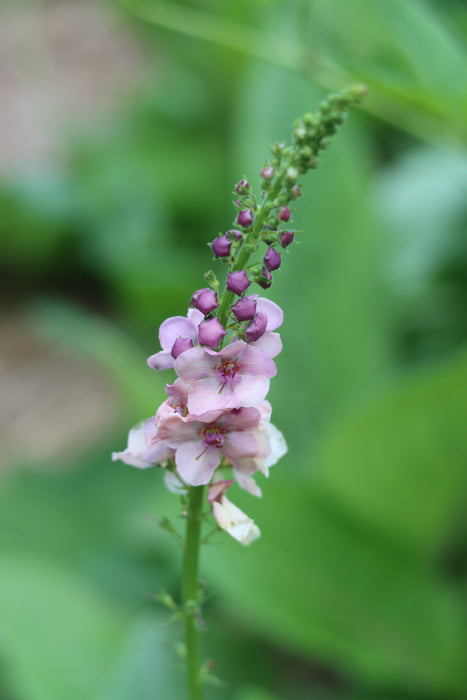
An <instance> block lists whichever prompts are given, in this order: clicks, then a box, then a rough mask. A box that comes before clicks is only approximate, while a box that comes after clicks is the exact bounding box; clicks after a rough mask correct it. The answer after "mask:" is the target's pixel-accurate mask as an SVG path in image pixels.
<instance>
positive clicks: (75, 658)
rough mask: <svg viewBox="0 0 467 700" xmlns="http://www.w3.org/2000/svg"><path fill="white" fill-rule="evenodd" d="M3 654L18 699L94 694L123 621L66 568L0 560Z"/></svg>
mask: <svg viewBox="0 0 467 700" xmlns="http://www.w3.org/2000/svg"><path fill="white" fill-rule="evenodd" d="M0 569H1V572H2V575H1V577H0V610H1V613H0V616H1V626H2V649H1V651H2V656H3V657H4V658H5V661H6V662H7V664H8V678H9V681H10V685H11V686H12V687H13V688H14V689H15V692H16V693H18V697H21V698H22V700H23V699H24V700H50V699H51V698H67V700H83V698H88V699H89V700H97V698H98V697H99V691H100V689H101V686H102V678H103V677H104V676H105V674H106V673H107V672H108V671H109V668H110V666H111V664H112V662H113V658H114V656H115V654H116V652H117V650H118V648H119V646H120V644H121V640H122V636H123V633H124V630H125V624H126V619H125V617H124V615H123V614H122V613H121V612H119V611H118V610H116V609H115V608H114V607H113V606H112V605H111V604H110V603H109V602H108V601H107V600H105V599H103V598H102V596H100V595H97V594H96V593H95V592H94V591H93V590H92V589H91V588H88V587H87V586H85V585H83V583H82V582H81V581H79V579H77V578H75V577H74V576H73V575H72V574H68V573H65V572H63V571H61V570H60V569H58V568H55V567H54V566H51V565H48V564H46V563H44V562H41V561H38V560H34V559H22V558H14V557H6V556H3V557H2V558H1V561H0Z"/></svg>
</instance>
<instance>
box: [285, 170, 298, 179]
mask: <svg viewBox="0 0 467 700" xmlns="http://www.w3.org/2000/svg"><path fill="white" fill-rule="evenodd" d="M286 174H287V177H288V179H289V180H293V181H295V180H296V179H297V178H298V175H299V173H298V170H297V168H292V167H290V168H287V173H286Z"/></svg>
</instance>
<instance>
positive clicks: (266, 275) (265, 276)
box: [255, 267, 272, 289]
mask: <svg viewBox="0 0 467 700" xmlns="http://www.w3.org/2000/svg"><path fill="white" fill-rule="evenodd" d="M255 281H256V282H257V283H258V284H259V286H260V287H262V288H263V289H268V288H269V287H270V286H271V284H272V275H271V273H270V272H269V270H268V269H267V268H266V267H263V269H262V270H261V274H260V276H259V277H257V279H256V280H255Z"/></svg>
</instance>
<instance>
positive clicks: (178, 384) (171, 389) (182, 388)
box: [156, 379, 222, 428]
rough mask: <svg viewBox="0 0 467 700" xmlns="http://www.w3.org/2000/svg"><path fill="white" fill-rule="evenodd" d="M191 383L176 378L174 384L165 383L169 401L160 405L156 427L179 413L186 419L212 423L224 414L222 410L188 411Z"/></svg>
mask: <svg viewBox="0 0 467 700" xmlns="http://www.w3.org/2000/svg"><path fill="white" fill-rule="evenodd" d="M190 388H191V385H190V384H187V383H186V382H184V381H183V380H182V379H176V380H175V382H174V383H173V384H166V385H165V393H166V394H167V395H168V397H169V398H168V399H167V401H164V403H163V404H162V405H161V406H159V408H158V409H157V413H156V427H157V428H159V426H160V424H161V423H162V422H163V421H164V420H165V419H166V418H168V417H171V416H173V415H178V416H180V418H181V419H182V420H184V421H190V420H200V421H203V423H210V422H212V421H214V420H216V418H219V416H221V415H222V411H221V410H214V411H204V412H203V413H200V414H199V415H198V414H194V413H188V394H189V391H190Z"/></svg>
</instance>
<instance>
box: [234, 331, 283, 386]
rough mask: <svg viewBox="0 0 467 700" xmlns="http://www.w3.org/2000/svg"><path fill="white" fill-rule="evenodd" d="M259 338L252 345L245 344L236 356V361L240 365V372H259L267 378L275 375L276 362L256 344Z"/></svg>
mask: <svg viewBox="0 0 467 700" xmlns="http://www.w3.org/2000/svg"><path fill="white" fill-rule="evenodd" d="M263 337H264V336H263ZM260 340H261V338H260ZM260 340H259V341H258V340H257V341H255V344H254V345H247V347H246V348H245V349H244V350H243V352H242V354H241V355H240V357H239V358H238V362H239V363H240V364H241V366H242V373H243V374H259V375H262V376H263V377H268V378H271V377H275V376H276V374H277V367H276V363H275V362H274V361H273V360H271V358H270V357H269V355H267V354H266V353H265V352H264V351H263V350H262V349H261V348H260V347H258V346H257V345H256V343H258V342H260Z"/></svg>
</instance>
